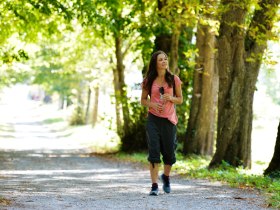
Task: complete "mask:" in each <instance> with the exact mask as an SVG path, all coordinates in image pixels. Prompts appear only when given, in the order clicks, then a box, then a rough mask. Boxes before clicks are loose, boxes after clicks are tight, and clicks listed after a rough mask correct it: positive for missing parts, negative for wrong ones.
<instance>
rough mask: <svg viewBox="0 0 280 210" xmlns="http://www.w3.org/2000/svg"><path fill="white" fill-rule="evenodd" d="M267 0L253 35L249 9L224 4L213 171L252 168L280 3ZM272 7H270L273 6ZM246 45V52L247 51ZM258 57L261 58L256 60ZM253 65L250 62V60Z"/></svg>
mask: <svg viewBox="0 0 280 210" xmlns="http://www.w3.org/2000/svg"><path fill="white" fill-rule="evenodd" d="M277 1H278V3H276V1H272V0H263V1H262V2H261V3H260V7H261V9H260V10H256V12H255V14H254V16H253V19H252V21H251V25H250V27H249V31H248V33H247V35H246V34H245V29H244V28H242V27H241V26H243V25H245V20H246V15H248V10H247V9H248V8H247V9H246V8H244V7H245V5H246V4H245V3H244V5H242V6H243V7H242V6H241V5H237V4H233V3H232V1H231V0H224V1H222V4H223V5H224V6H227V7H229V8H231V9H230V10H227V11H226V12H225V13H224V14H223V15H222V19H221V25H220V33H219V38H218V60H217V65H218V69H219V98H218V128H217V149H216V152H215V154H214V157H213V159H212V161H211V163H210V165H209V167H210V168H212V167H215V166H216V165H218V164H220V163H222V161H223V160H224V161H226V162H228V163H229V164H231V165H233V166H240V165H241V166H243V167H248V168H250V167H251V132H252V110H253V109H252V104H253V97H254V91H255V85H256V81H257V77H258V73H259V68H260V64H261V58H262V55H263V53H264V50H265V48H266V42H267V39H268V37H267V36H266V34H267V32H268V31H270V30H271V22H272V20H273V18H272V17H273V15H272V16H270V17H268V16H267V14H268V13H270V14H271V11H274V16H275V14H276V8H277V5H278V4H279V0H277ZM269 4H270V5H269ZM256 26H258V27H259V29H261V28H262V29H261V30H259V32H258V35H259V34H260V35H261V37H262V41H260V40H259V39H258V40H257V38H256V36H254V37H253V36H251V34H252V33H250V29H255V28H256ZM245 43H246V48H245ZM254 55H257V56H255V57H253V56H254ZM252 58H254V59H253V61H251V62H250V59H251V60H252Z"/></svg>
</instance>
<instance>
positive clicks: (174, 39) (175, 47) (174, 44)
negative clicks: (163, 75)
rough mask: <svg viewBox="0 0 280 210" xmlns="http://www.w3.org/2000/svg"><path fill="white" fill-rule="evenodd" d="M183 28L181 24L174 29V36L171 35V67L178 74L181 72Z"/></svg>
mask: <svg viewBox="0 0 280 210" xmlns="http://www.w3.org/2000/svg"><path fill="white" fill-rule="evenodd" d="M180 34H181V30H180V26H178V27H177V28H175V29H174V30H173V33H172V36H171V46H170V62H169V68H170V71H171V72H172V73H174V74H176V75H178V74H179V69H178V59H179V55H178V52H179V38H180Z"/></svg>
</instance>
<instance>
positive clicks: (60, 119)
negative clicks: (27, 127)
mask: <svg viewBox="0 0 280 210" xmlns="http://www.w3.org/2000/svg"><path fill="white" fill-rule="evenodd" d="M63 121H65V120H64V119H63V118H49V119H46V120H44V121H43V123H45V124H52V123H57V122H63Z"/></svg>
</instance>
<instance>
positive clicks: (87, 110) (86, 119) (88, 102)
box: [85, 87, 91, 124]
mask: <svg viewBox="0 0 280 210" xmlns="http://www.w3.org/2000/svg"><path fill="white" fill-rule="evenodd" d="M90 98H91V89H90V87H88V93H87V105H86V114H85V122H86V124H88V118H89V107H90Z"/></svg>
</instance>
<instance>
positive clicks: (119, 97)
mask: <svg viewBox="0 0 280 210" xmlns="http://www.w3.org/2000/svg"><path fill="white" fill-rule="evenodd" d="M115 45H116V59H117V69H116V70H117V79H118V80H117V88H118V89H117V92H116V102H117V104H119V106H120V108H121V110H122V116H123V123H121V125H122V126H123V130H122V131H121V132H120V133H119V134H120V135H121V136H122V135H125V133H127V132H128V131H129V126H130V119H129V108H128V101H127V92H126V84H125V79H124V65H123V53H122V51H121V48H122V39H121V37H120V36H118V37H115Z"/></svg>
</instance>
